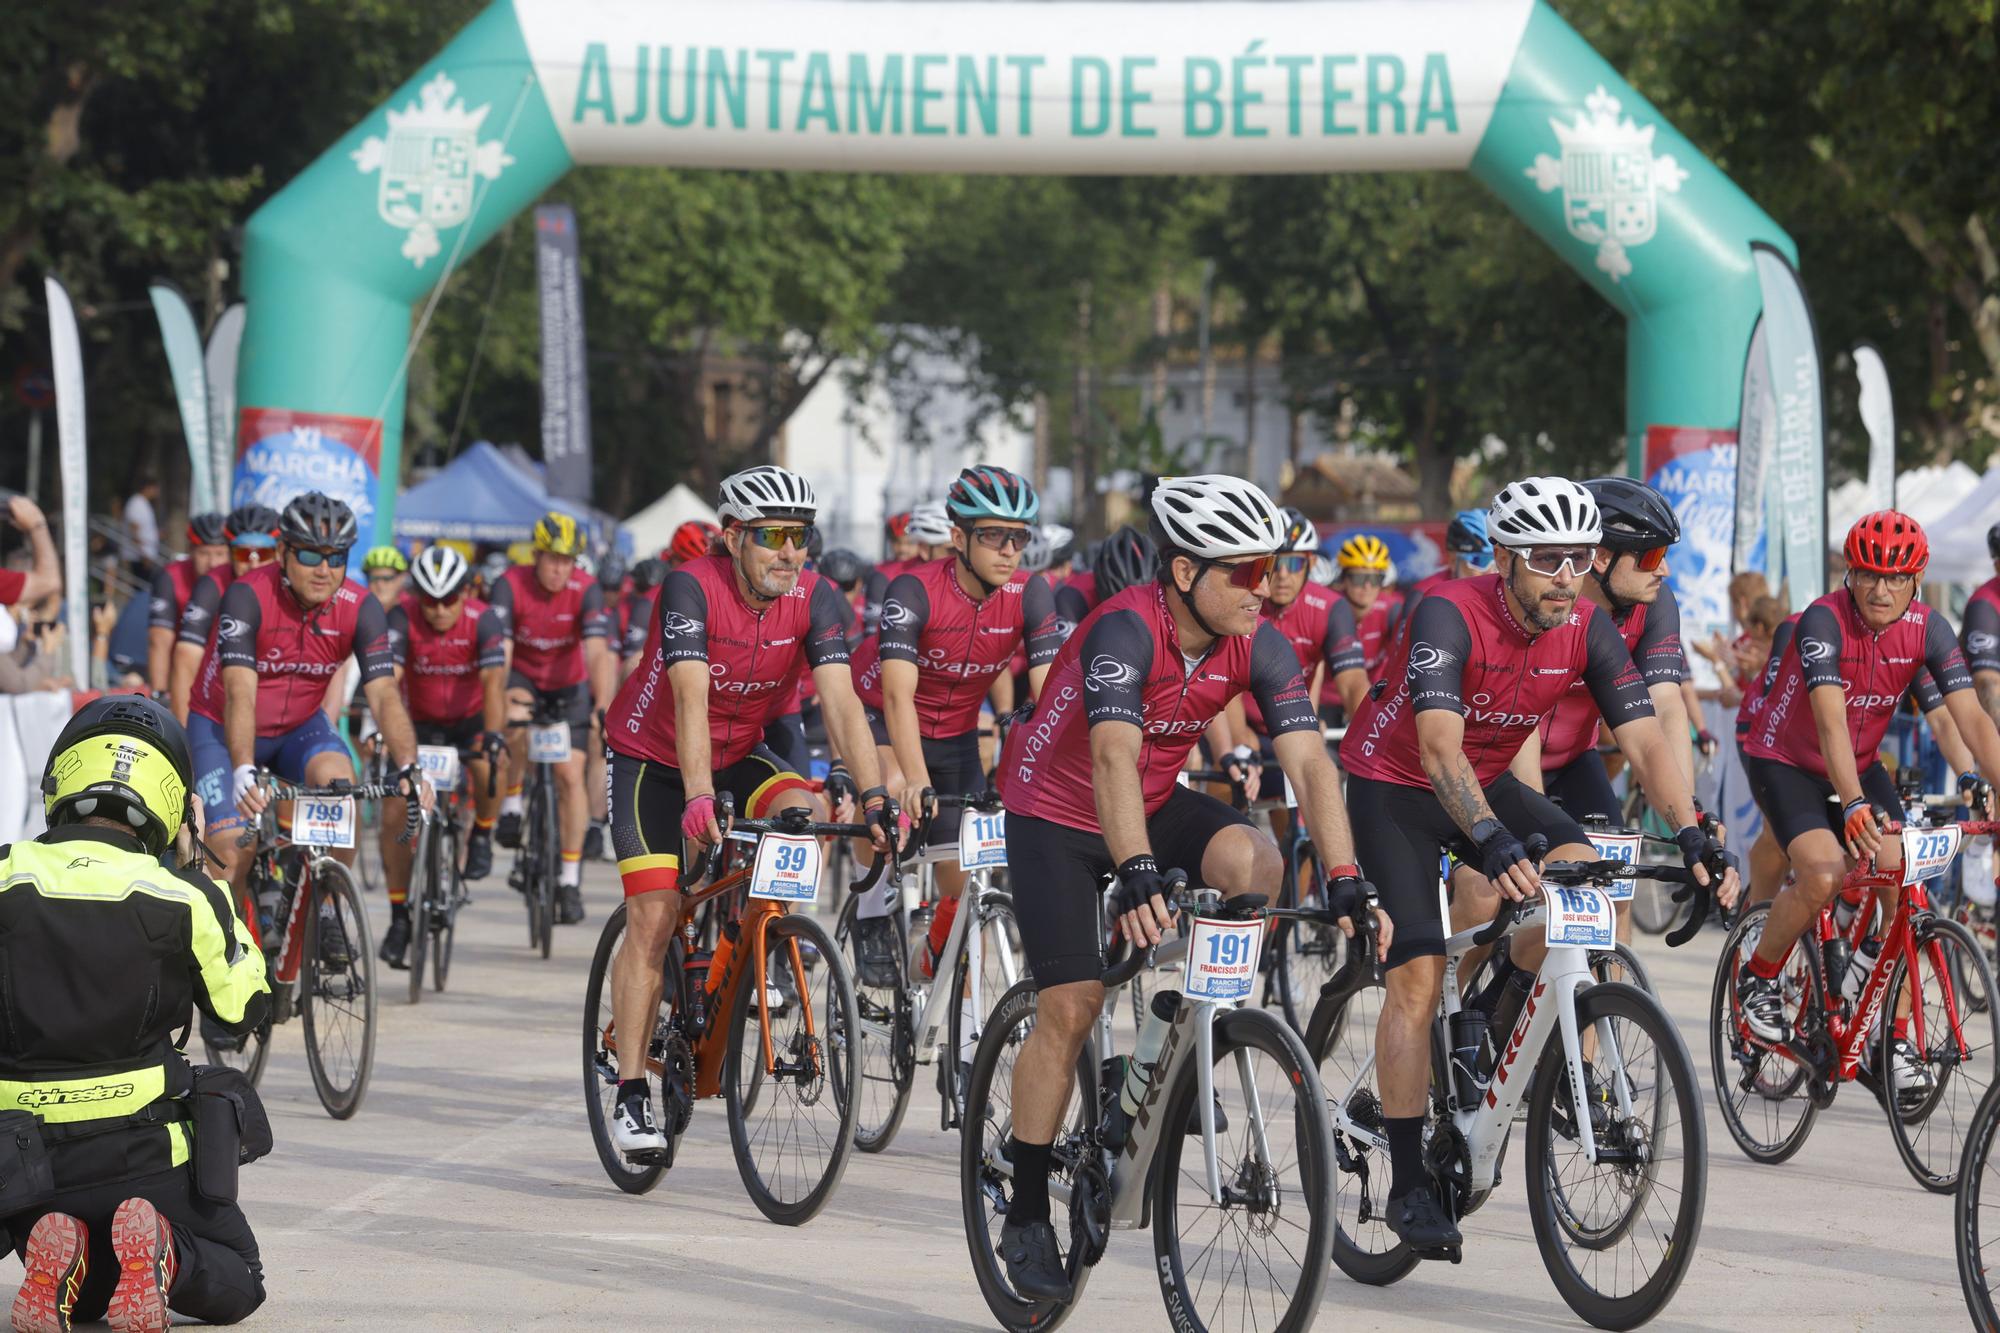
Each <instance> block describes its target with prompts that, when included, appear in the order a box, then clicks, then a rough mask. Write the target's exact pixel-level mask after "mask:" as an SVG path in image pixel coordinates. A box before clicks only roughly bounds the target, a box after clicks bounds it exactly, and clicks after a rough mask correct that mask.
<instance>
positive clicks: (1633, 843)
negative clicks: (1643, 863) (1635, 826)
mask: <svg viewBox="0 0 2000 1333" xmlns="http://www.w3.org/2000/svg"><path fill="white" fill-rule="evenodd" d="M1590 845H1591V846H1592V847H1594V848H1596V849H1597V859H1598V860H1600V861H1622V862H1624V863H1625V864H1626V865H1628V866H1629V865H1631V864H1632V863H1633V862H1634V861H1636V860H1638V859H1639V835H1638V834H1636V833H1592V834H1591V835H1590ZM1608 891H1609V893H1610V894H1611V901H1612V902H1614V903H1622V902H1626V901H1629V900H1630V899H1631V897H1632V881H1631V880H1629V879H1614V880H1612V881H1611V886H1610V889H1609V890H1608Z"/></svg>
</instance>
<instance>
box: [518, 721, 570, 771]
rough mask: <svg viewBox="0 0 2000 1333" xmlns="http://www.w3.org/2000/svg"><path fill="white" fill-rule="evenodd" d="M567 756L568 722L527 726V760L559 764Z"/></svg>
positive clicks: (532, 762) (534, 762) (536, 762)
mask: <svg viewBox="0 0 2000 1333" xmlns="http://www.w3.org/2000/svg"><path fill="white" fill-rule="evenodd" d="M568 758H569V723H567V722H558V723H556V724H555V725H554V726H548V727H529V728H528V762H529V763H531V764H560V763H563V762H564V761H565V760H567V759H568Z"/></svg>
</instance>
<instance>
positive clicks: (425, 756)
mask: <svg viewBox="0 0 2000 1333" xmlns="http://www.w3.org/2000/svg"><path fill="white" fill-rule="evenodd" d="M417 766H418V767H420V768H422V769H423V770H424V776H425V777H427V778H429V779H430V782H431V786H432V787H434V788H436V789H437V790H438V791H440V792H447V791H457V790H458V751H457V750H455V749H453V748H452V747H451V746H449V745H419V746H418V747H417Z"/></svg>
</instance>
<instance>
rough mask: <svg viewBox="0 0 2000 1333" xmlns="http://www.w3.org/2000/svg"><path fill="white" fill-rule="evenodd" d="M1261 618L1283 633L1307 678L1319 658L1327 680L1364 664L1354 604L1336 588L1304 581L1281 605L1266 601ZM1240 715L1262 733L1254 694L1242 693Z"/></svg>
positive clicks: (1262, 723) (1308, 678) (1310, 675)
mask: <svg viewBox="0 0 2000 1333" xmlns="http://www.w3.org/2000/svg"><path fill="white" fill-rule="evenodd" d="M1264 619H1266V620H1268V621H1270V622H1271V624H1273V625H1275V626H1276V627H1277V630H1278V633H1280V634H1282V635H1284V636H1285V642H1286V643H1287V644H1289V645H1290V646H1291V649H1292V652H1293V653H1294V654H1295V655H1296V656H1297V657H1298V659H1299V672H1300V674H1301V675H1303V676H1304V677H1305V679H1307V680H1311V679H1312V674H1313V670H1314V668H1315V667H1317V666H1318V665H1319V664H1320V663H1321V662H1324V663H1326V679H1327V681H1332V680H1333V678H1334V677H1335V676H1338V675H1339V674H1340V673H1341V672H1343V671H1358V670H1363V669H1365V667H1366V663H1365V661H1364V660H1363V658H1362V656H1361V640H1359V639H1358V638H1356V637H1355V634H1354V608H1353V607H1351V606H1349V605H1348V604H1347V599H1346V598H1345V597H1342V596H1341V595H1340V594H1339V593H1337V592H1333V591H1331V590H1329V589H1326V588H1322V587H1320V586H1319V585H1318V584H1317V583H1308V584H1306V585H1305V586H1304V587H1302V588H1300V589H1299V595H1298V596H1297V597H1294V598H1293V599H1292V600H1291V601H1289V602H1287V603H1286V604H1285V605H1283V606H1273V605H1272V604H1271V603H1270V602H1269V601H1266V602H1265V603H1264ZM1335 697H1336V698H1338V697H1339V696H1338V695H1336V696H1335ZM1243 718H1244V720H1245V721H1246V722H1248V723H1249V724H1250V729H1251V730H1252V731H1254V732H1256V733H1257V734H1258V735H1259V736H1262V735H1264V734H1265V731H1264V710H1263V709H1262V708H1260V707H1258V705H1257V696H1256V695H1254V694H1250V695H1245V696H1244V699H1243Z"/></svg>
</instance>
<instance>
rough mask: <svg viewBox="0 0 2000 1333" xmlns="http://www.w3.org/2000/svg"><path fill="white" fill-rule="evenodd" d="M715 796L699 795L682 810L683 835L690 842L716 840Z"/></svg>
mask: <svg viewBox="0 0 2000 1333" xmlns="http://www.w3.org/2000/svg"><path fill="white" fill-rule="evenodd" d="M714 825H715V798H714V797H713V796H697V797H695V798H694V799H693V800H691V801H689V802H688V803H687V808H686V809H684V810H682V811H681V836H682V837H683V838H686V839H687V840H688V841H689V842H714V841H715V837H714V833H715V828H714Z"/></svg>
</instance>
